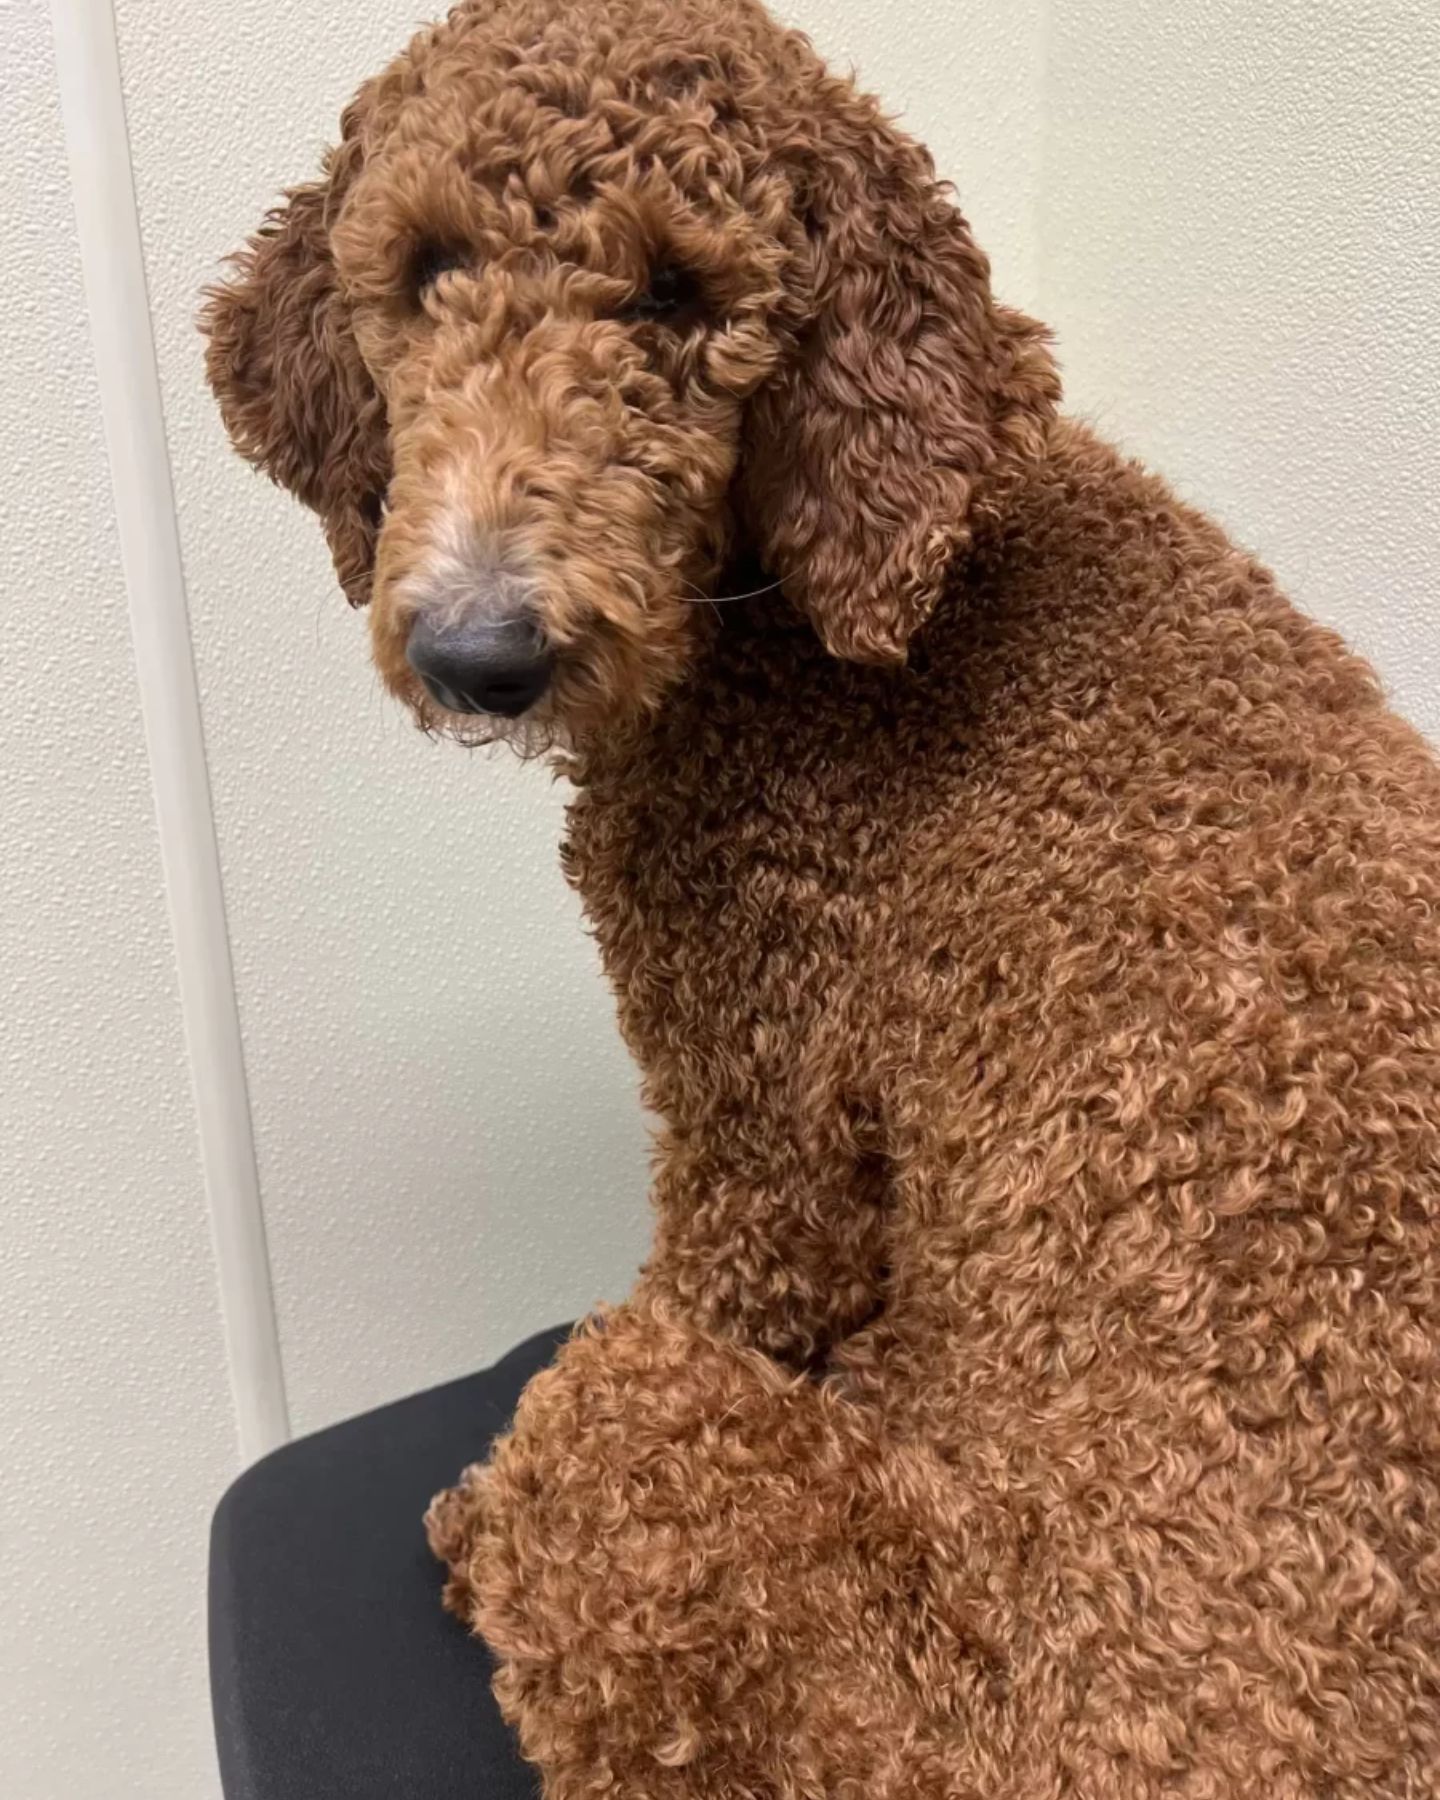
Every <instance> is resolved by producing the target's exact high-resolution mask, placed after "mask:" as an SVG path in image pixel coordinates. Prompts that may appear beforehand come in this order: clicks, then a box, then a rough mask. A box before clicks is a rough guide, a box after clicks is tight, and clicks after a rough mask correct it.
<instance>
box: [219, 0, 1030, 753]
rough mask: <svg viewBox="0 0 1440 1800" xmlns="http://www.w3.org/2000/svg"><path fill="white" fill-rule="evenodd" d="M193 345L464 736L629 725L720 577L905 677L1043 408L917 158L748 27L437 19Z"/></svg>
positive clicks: (682, 12)
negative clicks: (915, 642) (774, 601)
mask: <svg viewBox="0 0 1440 1800" xmlns="http://www.w3.org/2000/svg"><path fill="white" fill-rule="evenodd" d="M204 324H205V329H206V331H207V332H208V335H209V340H210V342H209V358H208V367H209V374H210V380H211V382H212V384H213V386H214V389H215V392H216V394H217V396H218V398H219V402H220V406H221V409H222V412H223V414H224V417H225V421H226V424H227V426H228V428H229V430H230V433H231V436H232V437H233V439H234V441H235V443H236V445H237V446H238V447H239V449H240V450H241V451H242V452H243V453H244V454H245V455H246V456H248V457H249V458H250V459H251V460H252V461H253V462H255V463H256V464H258V465H259V467H261V468H262V469H264V470H266V471H267V472H268V473H269V474H270V475H271V476H273V477H274V478H275V480H277V481H278V482H280V483H281V484H282V485H284V486H285V487H287V488H289V489H291V490H292V491H293V492H294V493H295V494H297V495H298V496H299V497H300V499H301V500H303V501H304V502H305V503H306V504H307V505H308V506H311V507H313V508H314V510H315V511H316V512H317V513H318V514H319V515H320V517H321V519H322V520H323V521H324V524H325V529H326V533H327V535H328V538H329V541H330V547H331V550H332V552H333V554H334V558H335V563H336V567H337V569H338V571H339V575H340V580H341V583H342V584H343V586H344V588H345V591H346V593H347V594H348V596H349V597H350V599H351V601H352V602H354V603H355V604H357V605H360V604H363V603H365V602H367V601H368V602H369V603H370V607H371V622H372V627H373V642H374V651H375V658H376V662H377V664H378V666H379V669H380V671H381V674H382V675H383V677H384V679H385V681H386V683H387V684H388V685H389V686H390V687H391V689H393V691H394V692H395V693H397V694H398V695H399V696H400V697H401V698H402V699H404V700H405V701H406V702H408V704H409V705H410V706H411V707H412V708H413V709H414V710H415V712H416V714H417V716H418V717H419V719H420V720H421V722H422V723H423V724H426V725H428V726H431V727H442V728H445V729H448V730H451V731H453V732H455V734H456V735H459V736H466V735H469V734H475V735H478V734H479V732H480V730H481V726H482V721H483V728H484V734H485V735H487V736H488V735H495V732H496V731H497V730H498V731H500V732H501V733H502V734H505V733H509V734H514V733H515V732H517V731H518V732H519V733H520V734H521V735H522V736H528V737H538V738H540V739H541V740H547V739H548V740H553V739H556V738H560V739H565V738H573V737H575V736H578V735H583V734H584V733H586V732H588V731H591V730H594V729H597V728H601V727H603V725H604V724H605V722H606V721H607V720H613V719H615V718H616V717H617V716H619V715H622V714H625V713H629V712H633V711H634V710H635V709H637V708H644V707H646V706H650V705H653V704H654V703H655V702H656V701H657V700H658V699H659V698H660V696H662V695H663V694H664V692H665V691H666V690H667V688H668V687H669V686H670V685H671V684H672V683H673V682H674V681H675V680H676V679H677V678H678V677H679V676H680V675H681V674H682V673H683V671H684V669H685V666H686V663H687V660H688V657H689V655H690V653H691V650H692V647H693V643H694V639H695V635H696V631H697V613H698V612H699V611H704V610H705V609H704V608H697V605H696V602H697V601H699V600H701V599H703V597H704V596H706V594H707V593H708V592H709V591H710V588H709V585H708V584H711V583H713V581H714V580H715V577H716V572H717V570H719V569H720V567H721V566H722V564H723V562H724V561H725V559H726V557H727V555H728V554H729V553H730V552H731V551H732V550H733V549H734V548H736V547H737V544H741V543H743V545H744V546H745V547H746V548H747V549H748V550H751V551H753V552H756V553H758V556H759V558H760V560H761V561H762V562H763V563H764V565H765V566H766V567H767V568H768V569H769V571H770V572H771V573H772V574H773V575H774V576H775V577H776V578H777V579H778V581H779V582H780V583H782V584H783V587H784V590H785V592H786V593H787V594H788V595H789V596H790V597H791V598H792V599H793V600H794V601H795V602H796V603H797V604H798V605H799V606H801V607H802V608H803V609H804V611H805V612H806V613H808V615H809V616H810V618H811V619H812V620H813V621H814V624H815V627H816V629H817V630H818V631H819V633H820V634H821V636H822V638H823V639H824V641H825V643H826V644H827V646H828V647H829V649H830V650H831V651H832V652H834V654H836V655H837V656H845V657H853V658H859V659H863V660H868V661H887V660H896V659H900V658H903V656H904V654H905V645H906V641H907V639H908V637H909V635H910V633H911V632H912V631H913V630H914V629H915V628H916V626H918V625H919V624H920V623H921V622H922V621H923V620H924V619H925V617H926V616H927V614H928V613H929V611H930V609H931V608H932V606H933V605H934V603H935V600H936V598H937V596H938V594H939V591H940V588H941V586H942V584H943V582H944V579H945V576H946V573H947V570H948V569H949V568H950V567H951V565H952V564H953V563H954V561H955V559H956V557H957V555H958V554H960V553H961V552H962V551H963V550H964V548H965V546H966V544H967V542H968V541H969V535H970V532H971V530H972V528H973V523H974V519H975V515H976V511H977V509H979V508H984V507H987V506H994V505H995V504H997V499H996V497H997V495H998V494H999V493H1000V492H1001V491H1002V490H1003V487H1004V484H1005V481H1006V479H1007V477H1008V476H1009V475H1010V474H1011V473H1013V471H1014V469H1015V468H1016V467H1017V465H1018V464H1019V463H1021V462H1022V461H1023V460H1024V459H1025V458H1027V457H1028V456H1030V455H1031V454H1033V453H1034V451H1035V450H1036V449H1037V447H1038V445H1039V442H1040V439H1041V437H1042V435H1043V430H1044V426H1045V423H1046V421H1047V420H1048V418H1049V416H1050V414H1051V412H1052V411H1053V408H1054V404H1055V400H1056V397H1057V384H1056V381H1055V377H1054V373H1053V369H1052V366H1051V363H1050V359H1049V356H1048V353H1047V351H1046V349H1045V344H1044V336H1043V333H1042V332H1041V331H1040V330H1039V328H1038V327H1037V326H1035V325H1034V324H1033V323H1031V322H1030V321H1029V320H1027V319H1025V318H1023V317H1021V316H1020V315H1018V314H1016V313H1013V312H1010V311H1008V310H1007V309H1005V308H1003V307H1000V306H997V305H996V304H995V303H994V301H993V300H992V298H991V294H990V287H989V275H988V266H987V263H986V260H985V258H984V256H983V255H982V254H981V252H980V251H979V250H977V249H976V247H975V245H974V243H973V242H972V240H971V237H970V234H969V231H968V229H967V227H966V225H965V222H964V220H963V219H962V218H961V216H960V214H959V213H958V212H957V211H956V209H955V207H954V205H953V204H952V202H951V201H950V199H949V198H948V197H947V195H946V193H945V191H944V190H943V188H942V187H941V186H940V185H939V184H938V183H937V182H936V180H935V177H934V173H933V169H932V166H931V163H930V160H929V158H928V156H927V155H926V154H925V152H924V151H923V150H921V149H920V148H919V147H918V146H917V145H915V144H914V143H912V142H911V141H909V140H908V139H907V138H905V137H904V136H903V135H902V134H900V133H899V132H898V131H896V130H895V129H894V128H893V127H892V126H891V125H890V124H889V123H888V122H887V120H886V119H885V118H884V117H883V116H882V114H881V113H880V111H879V110H878V108H877V106H876V105H875V103H874V102H873V101H872V100H870V99H869V98H867V97H865V96H863V95H861V94H859V93H857V92H856V91H855V89H854V88H853V87H852V86H851V85H850V83H848V82H846V81H842V80H839V79H837V78H835V77H832V76H830V75H829V74H827V72H826V71H825V69H824V67H823V66H822V64H821V63H820V62H819V61H818V59H817V58H816V56H815V54H814V52H813V51H812V50H811V48H810V46H809V45H808V43H807V42H806V41H805V39H803V38H802V37H800V36H799V35H797V34H795V33H793V32H786V31H782V30H781V29H780V28H779V27H778V26H777V25H775V24H774V23H773V22H772V21H771V20H770V19H769V17H768V16H767V15H766V13H765V12H764V11H763V9H762V8H761V7H760V6H758V5H755V4H753V3H752V0H723V3H722V4H717V3H716V0H625V3H623V4H622V3H621V0H486V3H485V4H478V5H462V6H460V7H457V8H456V9H455V10H454V11H453V12H452V13H451V15H450V17H449V18H448V19H447V20H446V22H445V23H444V24H442V25H439V26H437V27H435V28H433V29H432V30H429V31H427V32H425V33H423V34H422V35H421V36H419V37H417V38H416V39H415V41H414V42H413V43H412V44H411V45H410V47H409V48H408V49H407V50H406V52H405V53H404V54H403V55H402V56H401V57H400V58H399V59H398V60H397V61H396V62H395V63H393V64H392V65H391V66H390V68H389V69H387V70H386V71H385V73H384V74H382V75H380V76H379V77H377V78H376V79H375V80H373V81H371V82H369V83H368V84H367V85H366V86H365V87H364V88H363V89H362V91H361V93H360V94H359V96H358V97H357V98H356V100H355V101H354V102H353V103H352V104H351V106H350V107H349V108H348V110H347V111H346V113H345V115H344V119H343V128H342V137H341V141H340V144H339V146H338V147H337V148H336V149H335V150H334V151H333V152H332V153H331V154H330V156H329V158H328V159H327V162H326V165H325V168H324V172H323V175H322V178H321V179H320V180H319V181H318V182H315V183H313V184H310V185H307V186H304V187H301V188H297V189H296V190H294V191H293V192H292V193H291V194H290V195H289V197H288V199H287V201H286V203H285V204H284V205H283V206H282V207H280V208H279V209H278V210H277V211H276V212H274V213H273V214H272V215H271V216H270V217H269V219H268V220H267V221H266V223H265V224H264V226H263V227H262V228H261V230H260V232H259V233H258V235H257V236H256V237H255V238H254V239H253V240H252V241H251V243H250V244H249V246H248V247H247V248H246V250H245V251H243V252H242V253H241V255H240V256H239V257H238V258H237V259H236V264H235V268H234V271H233V273H232V275H231V278H230V279H229V281H228V282H227V283H226V284H225V285H224V286H222V287H220V288H218V289H216V290H215V291H214V292H213V293H212V294H211V295H210V297H209V300H208V304H207V307H206V313H205V319H204ZM477 715H480V716H481V718H480V719H477ZM508 721H515V723H513V724H511V723H508Z"/></svg>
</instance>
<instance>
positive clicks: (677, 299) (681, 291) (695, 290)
mask: <svg viewBox="0 0 1440 1800" xmlns="http://www.w3.org/2000/svg"><path fill="white" fill-rule="evenodd" d="M705 315H706V304H705V290H704V288H702V287H701V285H700V282H699V280H698V278H697V277H696V276H694V275H693V274H692V273H691V272H690V270H689V269H685V268H681V266H680V265H679V264H678V263H658V264H657V265H656V266H655V268H653V269H652V270H651V271H650V280H649V282H648V284H647V286H646V288H645V291H644V293H643V294H637V295H636V296H635V298H634V299H633V300H631V301H629V302H628V304H627V305H626V306H625V307H624V308H623V309H622V310H621V315H620V316H621V317H622V318H624V319H631V320H635V321H637V322H639V323H649V322H651V321H656V322H658V323H660V324H664V325H689V324H694V323H697V322H699V321H700V320H702V319H704V317H705Z"/></svg>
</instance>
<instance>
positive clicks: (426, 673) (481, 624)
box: [405, 612, 554, 719]
mask: <svg viewBox="0 0 1440 1800" xmlns="http://www.w3.org/2000/svg"><path fill="white" fill-rule="evenodd" d="M405 656H406V660H407V661H408V662H409V664H410V667H411V668H412V669H413V670H414V671H415V673H416V674H417V675H418V676H419V677H420V679H421V681H422V682H423V683H424V685H425V691H426V693H427V694H429V696H430V698H431V699H432V700H434V701H436V702H438V704H439V705H441V706H444V707H447V708H448V709H449V710H450V711H451V712H461V713H493V714H498V715H499V716H500V717H501V718H505V719H517V718H519V716H520V715H521V713H523V712H528V711H529V709H530V708H531V707H532V706H533V705H534V704H535V702H536V701H537V700H538V699H539V698H540V696H541V695H542V694H543V693H544V692H545V690H546V689H547V688H548V687H549V685H550V677H551V674H552V673H553V669H554V658H553V656H552V655H551V653H550V649H549V647H548V646H547V644H546V642H545V636H544V633H543V632H542V631H541V630H540V627H539V625H538V624H537V623H536V622H535V620H534V618H533V617H532V616H531V615H530V614H529V613H525V612H519V613H515V614H513V615H511V616H509V617H505V618H500V619H487V618H483V617H481V618H471V619H461V620H459V621H458V622H457V623H456V624H454V625H444V626H440V627H438V628H437V627H436V626H434V625H432V624H431V623H430V622H429V621H428V620H427V618H426V617H425V615H424V613H420V614H419V615H418V616H417V617H416V620H415V623H414V624H413V625H412V626H411V628H410V638H409V641H408V643H407V644H406V647H405Z"/></svg>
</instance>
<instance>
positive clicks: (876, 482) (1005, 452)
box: [741, 77, 1060, 662]
mask: <svg viewBox="0 0 1440 1800" xmlns="http://www.w3.org/2000/svg"><path fill="white" fill-rule="evenodd" d="M807 99H808V105H807V107H806V108H805V110H804V112H802V113H801V115H800V116H801V117H804V116H806V113H808V116H809V117H810V118H811V119H814V120H816V121H817V123H816V124H815V125H814V126H813V127H809V128H808V129H809V130H813V133H814V140H815V141H814V142H813V143H810V144H807V145H805V146H804V147H803V148H798V147H796V146H795V142H794V135H793V127H792V134H791V154H792V156H793V159H794V162H795V165H796V168H797V170H798V187H799V192H798V194H797V199H798V201H799V203H800V204H801V205H803V206H804V207H805V208H806V211H807V228H808V230H809V234H810V244H809V266H808V269H807V271H806V275H807V281H806V284H805V285H806V286H807V288H808V292H807V294H806V295H805V298H804V301H803V307H804V311H803V313H802V319H803V321H804V322H803V323H802V325H801V327H800V329H799V332H798V335H797V341H796V344H795V348H794V350H793V352H792V354H791V355H790V357H789V358H788V359H787V361H786V362H785V363H783V364H782V366H781V368H780V369H779V371H777V374H776V376H775V378H774V379H773V380H772V381H771V382H770V384H769V385H768V386H767V387H766V388H765V389H763V390H762V391H761V392H760V393H759V394H757V395H756V397H755V400H754V401H753V402H752V404H751V411H750V421H749V427H748V432H749V436H748V443H747V447H746V452H745V456H744V459H743V464H742V490H741V492H742V504H743V505H744V507H745V510H746V513H747V516H748V518H749V521H750V524H751V528H752V530H753V531H754V532H755V534H756V537H757V539H758V544H759V547H760V549H761V550H762V552H763V553H764V554H765V557H766V561H767V563H768V565H769V567H770V569H771V571H772V572H773V573H774V574H775V575H776V576H777V577H780V578H781V580H782V583H783V585H784V586H785V588H786V591H787V592H789V593H790V594H791V595H792V597H793V598H794V599H795V600H796V601H797V602H798V603H799V604H800V605H801V606H802V607H803V608H804V610H805V611H806V612H807V613H808V614H809V615H810V617H811V619H812V620H813V622H814V624H815V627H816V629H817V630H818V632H819V633H820V636H821V638H822V639H823V640H824V642H825V644H826V646H827V647H828V648H829V649H830V650H831V652H832V653H833V654H835V655H837V656H844V657H850V658H853V659H855V660H857V661H862V662H895V661H903V660H904V656H905V646H906V642H907V640H908V638H909V636H910V634H911V633H912V632H913V631H914V630H915V629H916V627H917V626H919V625H920V624H922V623H923V622H924V620H925V619H926V618H927V617H928V615H929V613H930V611H931V609H932V608H933V607H934V605H935V602H936V600H937V599H938V598H939V596H940V593H941V590H942V588H943V585H944V582H945V578H946V574H947V571H948V570H949V569H950V568H951V566H952V565H953V564H954V562H955V559H956V557H957V556H959V555H960V554H961V553H962V552H963V551H964V550H965V548H966V547H967V545H968V544H969V542H970V536H971V527H972V524H973V522H974V520H975V517H976V513H977V511H978V510H979V509H981V508H985V507H987V506H989V507H993V506H994V505H996V504H997V503H998V500H999V497H1000V493H1001V491H1002V489H1003V486H1004V483H1005V481H1006V480H1007V478H1013V476H1014V475H1015V474H1016V473H1017V472H1018V469H1019V466H1020V465H1021V464H1022V463H1023V461H1024V460H1025V459H1026V458H1028V457H1031V456H1033V455H1035V454H1036V453H1038V451H1039V449H1040V446H1041V443H1042V441H1043V436H1044V431H1045V427H1046V425H1047V423H1048V421H1049V420H1050V418H1051V417H1052V416H1053V414H1054V410H1055V405H1056V402H1057V400H1058V399H1059V393H1060V388H1059V381H1058V379H1057V377H1056V374H1055V370H1054V365H1053V363H1052V362H1051V359H1050V355H1049V352H1048V350H1047V348H1046V339H1047V334H1046V333H1045V331H1044V329H1043V328H1042V327H1041V326H1039V325H1037V324H1035V323H1034V322H1033V321H1032V320H1030V319H1027V318H1025V317H1023V316H1022V315H1021V314H1019V313H1016V312H1012V311H1010V310H1009V309H1008V308H1004V307H1000V306H997V305H996V304H995V302H994V300H993V299H992V297H991V294H990V269H989V263H988V261H987V259H986V258H985V256H984V254H983V253H982V252H981V251H980V250H978V249H977V248H976V246H975V244H974V242H973V240H972V239H971V236H970V231H969V227H968V226H967V225H966V223H965V221H964V219H963V218H962V217H961V216H960V213H959V212H958V211H957V210H956V208H955V206H954V205H953V203H952V202H951V200H950V199H949V197H948V195H947V193H946V191H945V189H944V188H943V187H942V186H941V185H940V184H939V183H938V182H937V181H936V179H935V174H934V168H933V165H932V164H931V161H930V158H929V155H928V154H927V152H925V151H924V150H923V149H921V148H920V146H919V145H917V144H915V143H913V142H911V141H910V140H909V139H907V138H905V137H903V136H902V135H901V134H900V133H899V132H897V131H896V130H895V129H894V128H893V127H892V126H891V125H890V124H889V123H888V122H887V121H886V120H885V119H884V118H883V116H882V115H881V114H880V112H879V110H878V108H877V107H876V106H875V104H874V102H873V101H871V100H870V99H869V98H868V97H866V96H863V95H860V94H857V93H856V92H855V91H854V90H853V89H852V88H851V87H850V86H849V84H848V83H842V82H839V81H837V80H835V79H834V78H833V77H826V78H824V79H823V80H822V81H821V82H820V84H819V93H818V96H817V95H816V94H815V93H813V92H812V94H811V95H809V96H807ZM817 99H818V104H817ZM801 258H802V260H803V258H804V253H803V252H802V253H801Z"/></svg>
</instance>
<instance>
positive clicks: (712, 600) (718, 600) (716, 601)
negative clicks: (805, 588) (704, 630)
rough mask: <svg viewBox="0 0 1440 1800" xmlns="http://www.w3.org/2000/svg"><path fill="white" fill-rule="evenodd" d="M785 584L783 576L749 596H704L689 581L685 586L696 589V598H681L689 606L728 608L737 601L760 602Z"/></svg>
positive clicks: (689, 596)
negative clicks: (764, 595)
mask: <svg viewBox="0 0 1440 1800" xmlns="http://www.w3.org/2000/svg"><path fill="white" fill-rule="evenodd" d="M783 582H784V577H783V576H781V578H780V580H779V581H771V582H767V583H766V585H765V586H764V587H758V588H751V590H750V592H749V593H748V594H702V593H701V592H700V590H699V588H697V587H695V584H694V582H693V581H687V582H686V583H685V586H686V587H688V588H694V597H693V598H692V597H691V595H689V594H682V595H681V596H680V598H681V599H682V600H683V601H684V602H685V604H686V605H687V606H728V605H730V603H731V602H732V601H735V600H758V599H759V598H760V596H761V595H762V594H773V593H774V592H775V590H776V588H778V587H780V586H782V585H783Z"/></svg>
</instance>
